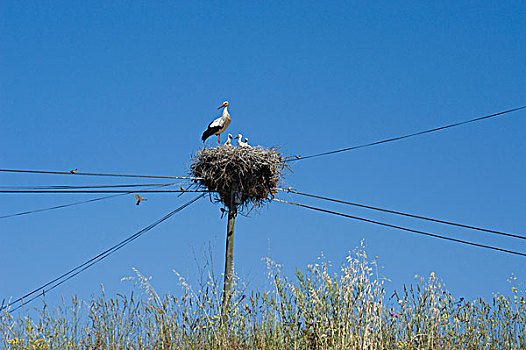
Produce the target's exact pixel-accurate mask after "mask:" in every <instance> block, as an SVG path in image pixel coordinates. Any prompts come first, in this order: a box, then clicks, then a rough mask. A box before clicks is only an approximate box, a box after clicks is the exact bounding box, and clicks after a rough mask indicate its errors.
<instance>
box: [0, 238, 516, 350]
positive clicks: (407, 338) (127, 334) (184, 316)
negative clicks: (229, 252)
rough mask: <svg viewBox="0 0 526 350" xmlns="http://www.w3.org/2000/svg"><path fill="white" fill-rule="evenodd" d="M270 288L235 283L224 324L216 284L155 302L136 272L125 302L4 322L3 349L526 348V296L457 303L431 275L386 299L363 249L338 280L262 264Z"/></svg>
mask: <svg viewBox="0 0 526 350" xmlns="http://www.w3.org/2000/svg"><path fill="white" fill-rule="evenodd" d="M267 267H268V277H269V280H270V282H271V283H270V287H269V288H268V290H265V291H251V292H248V291H246V290H245V289H244V288H243V284H242V283H241V281H237V284H236V291H235V294H234V295H233V298H232V301H231V307H230V309H229V312H228V317H226V318H224V319H223V320H221V318H220V315H221V300H220V299H221V283H219V282H218V280H217V279H216V278H213V276H212V275H211V274H207V273H206V272H205V273H204V274H202V276H203V275H204V278H201V282H200V283H198V286H196V287H197V288H196V287H192V286H191V285H190V284H189V283H187V282H186V280H185V279H184V278H183V277H182V276H180V275H177V276H178V278H179V282H180V284H181V286H182V287H183V290H184V294H182V295H181V296H177V297H176V296H172V295H167V296H164V297H161V296H159V295H158V294H157V293H156V292H155V291H154V290H153V288H152V287H151V285H150V283H149V280H148V279H147V278H145V277H144V276H142V275H141V274H140V273H138V272H137V277H135V278H134V282H135V284H136V285H137V288H136V291H135V292H134V293H132V294H130V295H128V296H124V295H116V296H114V297H107V296H106V295H105V294H104V290H102V292H101V294H100V295H99V296H98V297H97V298H94V299H92V300H88V301H80V300H78V299H77V298H73V299H72V300H71V301H70V302H68V303H64V305H63V306H62V307H60V308H55V309H53V310H50V309H49V308H48V307H43V308H41V309H40V310H39V313H38V316H35V317H31V318H30V317H14V316H12V315H10V314H9V313H3V314H0V347H1V348H3V349H4V348H5V349H526V302H525V293H524V291H521V290H519V289H518V288H517V283H516V281H515V278H514V277H513V276H512V277H511V278H510V288H511V292H510V293H508V295H507V296H504V295H502V294H495V295H494V297H493V298H492V299H491V300H483V299H481V298H477V299H476V300H469V301H468V300H464V299H462V298H460V299H456V298H454V297H453V296H452V295H451V294H450V293H449V292H448V291H447V290H445V288H444V287H443V285H442V283H441V281H440V280H439V279H438V278H437V277H436V276H435V275H434V274H433V273H432V274H431V275H430V276H429V277H426V278H418V279H417V282H416V283H415V284H411V285H408V286H404V288H403V290H399V291H397V292H395V293H394V294H393V295H392V296H391V295H389V296H387V295H385V292H384V289H383V285H384V281H385V280H384V279H383V278H381V276H379V274H378V271H377V266H376V263H375V260H374V259H373V260H370V259H368V257H367V255H366V252H365V250H364V249H363V248H360V249H357V250H355V251H354V252H352V253H350V254H349V256H348V257H347V259H346V263H345V264H344V265H343V266H342V267H341V269H339V270H338V271H337V272H330V271H332V270H333V268H332V267H331V266H330V263H328V262H326V261H325V260H324V259H319V260H318V263H317V264H313V265H311V266H308V269H307V271H305V272H302V271H297V273H296V276H295V278H293V279H287V278H285V277H284V276H283V274H282V273H281V272H280V266H279V265H278V264H276V263H274V262H273V261H271V260H270V259H267Z"/></svg>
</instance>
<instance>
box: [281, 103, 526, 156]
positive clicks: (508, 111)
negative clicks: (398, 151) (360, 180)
mask: <svg viewBox="0 0 526 350" xmlns="http://www.w3.org/2000/svg"><path fill="white" fill-rule="evenodd" d="M524 108H526V106H522V107H517V108H513V109H508V110H506V111H502V112H498V113H494V114H490V115H485V116H482V117H477V118H473V119H469V120H465V121H462V122H458V123H453V124H448V125H444V126H440V127H438V128H433V129H428V130H423V131H418V132H415V133H412V134H407V135H403V136H397V137H391V138H388V139H385V140H380V141H376V142H371V143H366V144H363V145H358V146H352V147H347V148H342V149H337V150H334V151H328V152H322V153H316V154H310V155H307V156H301V155H296V156H291V157H288V158H286V161H288V162H294V161H298V160H304V159H310V158H316V157H322V156H327V155H330V154H335V153H341V152H347V151H351V150H355V149H358V148H364V147H370V146H376V145H380V144H382V143H388V142H393V141H399V140H403V139H407V138H409V137H413V136H418V135H424V134H428V133H432V132H435V131H440V130H444V129H449V128H453V127H456V126H460V125H464V124H469V123H474V122H478V121H481V120H484V119H489V118H494V117H497V116H500V115H504V114H507V113H511V112H515V111H519V110H521V109H524Z"/></svg>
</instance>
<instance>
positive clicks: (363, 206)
mask: <svg viewBox="0 0 526 350" xmlns="http://www.w3.org/2000/svg"><path fill="white" fill-rule="evenodd" d="M278 190H280V191H284V192H290V193H295V194H298V195H301V196H306V197H312V198H318V199H323V200H326V201H331V202H336V203H341V204H347V205H352V206H355V207H360V208H366V209H372V210H376V211H381V212H385V213H390V214H396V215H403V216H407V217H410V218H414V219H420V220H427V221H432V222H437V223H440V224H445V225H451V226H457V227H462V228H467V229H471V230H477V231H482V232H486V233H493V234H497V235H502V236H507V237H513V238H518V239H526V237H525V236H521V235H517V234H513V233H507V232H502V231H497V230H491V229H486V228H482V227H476V226H471V225H465V224H459V223H457V222H452V221H445V220H440V219H435V218H430V217H425V216H421V215H415V214H409V213H405V212H401V211H396V210H390V209H385V208H379V207H373V206H372V205H365V204H360V203H354V202H348V201H343V200H340V199H334V198H328V197H323V196H319V195H315V194H309V193H303V192H298V191H295V190H292V189H285V188H278Z"/></svg>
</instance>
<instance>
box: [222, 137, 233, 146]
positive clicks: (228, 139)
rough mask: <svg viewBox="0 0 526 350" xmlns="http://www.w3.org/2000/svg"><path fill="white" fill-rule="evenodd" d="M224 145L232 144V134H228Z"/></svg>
mask: <svg viewBox="0 0 526 350" xmlns="http://www.w3.org/2000/svg"><path fill="white" fill-rule="evenodd" d="M223 146H232V134H228V137H227V139H226V142H225V144H224V145H223Z"/></svg>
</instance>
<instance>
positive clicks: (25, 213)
mask: <svg viewBox="0 0 526 350" xmlns="http://www.w3.org/2000/svg"><path fill="white" fill-rule="evenodd" d="M130 193H132V192H125V193H118V194H113V195H110V196H105V197H99V198H93V199H88V200H85V201H80V202H73V203H68V204H61V205H56V206H54V207H48V208H41V209H35V210H28V211H23V212H20V213H15V214H9V215H4V216H0V219H7V218H11V217H14V216H21V215H27V214H34V213H40V212H43V211H48V210H54V209H61V208H67V207H71V206H74V205H80V204H85V203H91V202H97V201H101V200H104V199H109V198H114V197H119V196H126V195H128V194H130Z"/></svg>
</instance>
